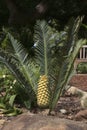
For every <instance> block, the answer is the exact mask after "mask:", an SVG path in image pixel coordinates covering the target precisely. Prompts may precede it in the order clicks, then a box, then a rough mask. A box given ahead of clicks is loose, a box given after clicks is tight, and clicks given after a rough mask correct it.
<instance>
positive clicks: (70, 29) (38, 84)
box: [0, 17, 86, 113]
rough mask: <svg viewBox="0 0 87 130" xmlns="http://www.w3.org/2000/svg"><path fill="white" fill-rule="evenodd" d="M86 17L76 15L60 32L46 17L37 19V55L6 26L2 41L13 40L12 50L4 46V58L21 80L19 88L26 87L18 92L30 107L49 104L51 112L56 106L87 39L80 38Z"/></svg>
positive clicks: (0, 50)
mask: <svg viewBox="0 0 87 130" xmlns="http://www.w3.org/2000/svg"><path fill="white" fill-rule="evenodd" d="M82 19H83V17H78V18H76V19H75V20H74V19H72V20H71V21H70V23H69V26H67V27H66V28H65V30H63V31H60V32H58V31H56V30H53V29H52V28H51V27H50V26H49V25H48V24H47V22H46V21H40V20H39V21H37V23H36V25H35V29H34V46H33V47H32V49H33V51H34V55H33V56H31V55H30V54H29V52H28V50H27V49H26V48H25V47H24V46H23V44H22V43H21V42H20V41H19V40H18V38H17V36H16V35H15V34H14V33H13V32H12V31H10V30H7V29H4V33H5V38H4V40H2V44H3V42H5V43H8V42H9V45H10V47H11V50H10V51H8V50H4V49H3V48H0V61H1V63H4V64H5V65H6V66H7V68H8V69H9V70H10V71H11V72H12V74H13V75H14V76H15V78H16V80H17V81H18V82H19V83H20V84H21V85H20V86H21V87H18V86H17V87H16V88H17V90H18V89H20V90H23V91H18V92H19V95H21V97H22V102H23V103H24V105H25V106H26V107H27V108H28V109H32V108H33V107H34V108H35V107H40V108H49V113H51V111H52V110H53V109H54V108H55V107H56V104H57V102H58V100H59V98H60V96H61V95H62V94H63V92H64V91H65V90H66V86H67V84H68V82H69V80H70V77H71V74H72V72H73V63H74V60H75V58H76V56H77V54H78V51H79V49H80V48H81V47H82V45H83V44H85V43H86V40H85V39H78V31H79V28H80V26H81V23H82ZM25 42H26V41H25ZM22 92H24V96H23V95H22V94H23V93H22ZM25 95H26V96H25Z"/></svg>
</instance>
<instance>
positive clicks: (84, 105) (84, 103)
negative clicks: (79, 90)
mask: <svg viewBox="0 0 87 130" xmlns="http://www.w3.org/2000/svg"><path fill="white" fill-rule="evenodd" d="M80 102H81V106H82V108H85V109H86V108H87V94H85V95H84V96H83V97H82V98H81V99H80Z"/></svg>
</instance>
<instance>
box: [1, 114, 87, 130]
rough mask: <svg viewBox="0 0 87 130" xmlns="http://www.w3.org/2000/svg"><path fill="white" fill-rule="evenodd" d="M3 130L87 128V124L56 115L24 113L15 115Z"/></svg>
mask: <svg viewBox="0 0 87 130" xmlns="http://www.w3.org/2000/svg"><path fill="white" fill-rule="evenodd" d="M1 130H87V124H86V123H83V122H77V121H71V120H67V119H60V118H58V117H56V116H47V115H42V114H31V115H30V114H29V113H24V114H21V115H19V116H17V117H14V118H13V119H12V120H11V121H10V122H9V123H6V124H5V125H4V126H3V128H2V129H1Z"/></svg>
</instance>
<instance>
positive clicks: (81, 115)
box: [75, 109, 87, 120]
mask: <svg viewBox="0 0 87 130" xmlns="http://www.w3.org/2000/svg"><path fill="white" fill-rule="evenodd" d="M75 119H76V120H87V109H86V110H82V111H80V112H78V113H77V114H76V116H75Z"/></svg>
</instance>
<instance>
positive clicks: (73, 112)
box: [0, 75, 87, 129]
mask: <svg viewBox="0 0 87 130" xmlns="http://www.w3.org/2000/svg"><path fill="white" fill-rule="evenodd" d="M70 84H71V85H73V86H75V87H78V88H80V89H82V90H84V91H87V75H76V76H74V77H73V78H72V79H71V81H70ZM22 109H23V108H22ZM23 111H24V112H26V111H27V110H26V109H24V110H23ZM84 111H85V112H86V113H84ZM33 112H34V113H37V114H39V113H40V114H47V113H46V110H43V111H40V110H39V109H37V110H36V109H35V110H33ZM80 112H83V114H82V116H78V115H79V114H78V113H80ZM53 115H54V116H58V117H59V118H65V119H70V120H75V121H76V120H77V121H78V120H79V121H83V122H85V123H86V124H87V109H86V110H85V109H83V108H82V107H81V105H80V99H79V98H78V96H77V95H74V96H73V95H71V94H69V93H67V92H66V93H65V95H64V96H62V97H61V98H60V100H59V102H58V105H57V107H56V109H55V114H53ZM76 117H78V118H76ZM12 118H14V117H6V116H5V115H3V114H2V113H0V129H1V128H2V126H3V125H4V123H5V122H9V121H10V120H11V119H12Z"/></svg>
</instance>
